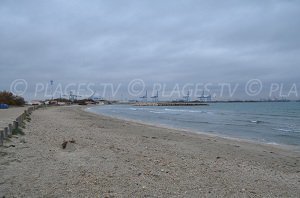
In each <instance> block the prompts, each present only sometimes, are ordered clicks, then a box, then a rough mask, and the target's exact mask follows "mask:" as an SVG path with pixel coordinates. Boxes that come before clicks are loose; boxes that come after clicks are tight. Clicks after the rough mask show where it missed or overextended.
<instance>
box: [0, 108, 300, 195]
mask: <svg viewBox="0 0 300 198" xmlns="http://www.w3.org/2000/svg"><path fill="white" fill-rule="evenodd" d="M31 118H32V120H31V122H30V123H28V124H27V126H26V129H25V130H24V131H25V133H26V135H25V136H24V137H19V138H13V139H12V142H10V143H7V144H6V145H7V146H9V145H11V144H13V145H15V147H9V148H0V176H1V177H0V196H4V195H5V196H6V197H41V196H43V197H216V196H218V197H297V196H299V194H300V168H299V167H300V156H299V153H295V152H290V151H285V150H281V149H278V148H273V147H270V146H263V145H255V144H250V143H241V142H236V141H230V140H224V139H221V138H213V137H206V136H200V135H194V134H189V133H185V132H178V131H175V130H170V129H163V128H157V127H152V126H146V125H142V124H137V123H131V122H127V121H121V120H117V119H111V118H108V117H104V116H96V115H93V114H90V113H87V112H83V111H82V110H80V108H72V107H71V108H70V107H57V108H49V109H47V110H43V109H40V110H37V111H34V112H33V114H32V116H31ZM22 138H25V140H26V143H20V139H22ZM71 139H74V140H75V141H76V143H75V144H69V145H71V146H67V149H65V150H63V149H62V148H61V144H62V142H63V140H71Z"/></svg>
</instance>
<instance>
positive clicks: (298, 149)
mask: <svg viewBox="0 0 300 198" xmlns="http://www.w3.org/2000/svg"><path fill="white" fill-rule="evenodd" d="M91 107H97V106H91ZM88 108H90V107H82V108H81V110H82V111H85V112H88V113H92V114H94V115H98V116H105V117H108V118H111V119H117V120H120V121H127V122H132V123H138V124H142V125H145V126H152V127H157V128H163V129H169V130H176V131H177V132H182V133H191V134H195V135H199V136H202V135H203V136H207V137H212V138H213V137H215V138H220V139H224V140H228V141H237V142H241V143H248V144H254V145H261V146H270V147H274V148H278V149H284V150H287V151H292V152H296V153H300V146H296V145H287V144H280V143H276V142H263V141H259V140H251V139H246V138H236V137H230V136H225V135H222V134H220V133H215V134H211V133H209V132H203V131H199V130H193V129H184V128H176V127H172V126H168V125H164V124H155V123H151V122H146V121H141V120H134V119H130V118H124V117H121V116H120V117H118V116H112V115H107V114H101V113H96V112H92V111H89V110H88Z"/></svg>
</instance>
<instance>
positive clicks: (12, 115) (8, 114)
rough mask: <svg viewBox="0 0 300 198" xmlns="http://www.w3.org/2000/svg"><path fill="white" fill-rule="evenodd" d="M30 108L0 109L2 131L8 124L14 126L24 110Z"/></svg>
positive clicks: (0, 128)
mask: <svg viewBox="0 0 300 198" xmlns="http://www.w3.org/2000/svg"><path fill="white" fill-rule="evenodd" d="M26 109H28V107H11V108H9V109H0V130H3V128H4V127H7V126H8V124H12V122H13V121H14V120H16V118H17V117H18V116H20V115H21V114H22V113H23V112H24V110H26Z"/></svg>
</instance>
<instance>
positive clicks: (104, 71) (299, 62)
mask: <svg viewBox="0 0 300 198" xmlns="http://www.w3.org/2000/svg"><path fill="white" fill-rule="evenodd" d="M299 24H300V1H297V0H294V1H293V0H278V1H276V0H263V1H262V0H249V1H247V0H243V1H241V0H236V1H231V0H226V1H224V0H220V1H213V0H212V1H206V0H205V1H200V0H195V1H190V0H177V1H176V0H163V1H162V0H148V1H143V0H136V1H131V0H128V1H123V0H120V1H114V0H106V1H100V0H95V1H92V0H82V1H78V0H69V1H67V0H64V1H61V0H56V1H55V0H52V1H50V0H49V1H48V0H36V1H31V0H26V1H17V0H0V25H1V28H0V74H1V78H0V89H6V90H8V89H9V87H10V84H11V83H12V81H13V80H15V79H25V80H26V81H27V82H28V83H29V84H30V85H33V84H35V83H38V82H42V83H47V82H49V81H50V80H51V79H52V80H54V82H55V83H63V84H66V83H79V82H93V83H101V82H112V83H128V82H130V81H131V80H132V79H135V78H140V79H143V80H144V81H145V82H146V83H149V84H151V83H155V82H160V83H168V84H175V83H207V82H210V83H222V82H247V81H248V80H249V79H252V78H255V79H260V80H262V81H263V82H279V83H281V82H282V83H286V82H288V83H297V85H299V82H300V78H299V77H300V36H299V35H300V25H299ZM299 86H300V85H299Z"/></svg>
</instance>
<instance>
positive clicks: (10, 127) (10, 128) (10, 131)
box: [8, 124, 13, 137]
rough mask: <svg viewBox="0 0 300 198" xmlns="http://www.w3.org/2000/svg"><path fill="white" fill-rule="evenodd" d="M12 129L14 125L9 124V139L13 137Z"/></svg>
mask: <svg viewBox="0 0 300 198" xmlns="http://www.w3.org/2000/svg"><path fill="white" fill-rule="evenodd" d="M12 129H13V126H12V124H9V125H8V137H11V135H12Z"/></svg>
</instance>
